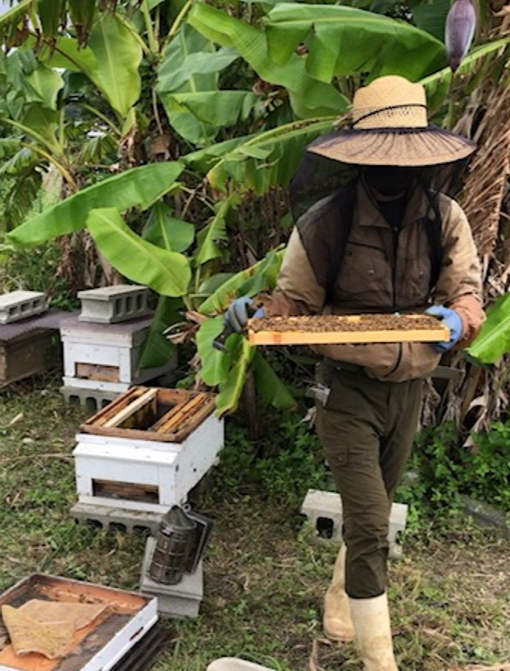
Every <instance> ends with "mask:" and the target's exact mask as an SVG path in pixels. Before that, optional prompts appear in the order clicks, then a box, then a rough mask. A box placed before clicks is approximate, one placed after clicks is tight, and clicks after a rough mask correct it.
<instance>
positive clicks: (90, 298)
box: [78, 284, 150, 324]
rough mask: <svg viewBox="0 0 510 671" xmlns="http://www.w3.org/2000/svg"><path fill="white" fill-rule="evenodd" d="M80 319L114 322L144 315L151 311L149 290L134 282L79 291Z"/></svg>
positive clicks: (106, 322)
mask: <svg viewBox="0 0 510 671" xmlns="http://www.w3.org/2000/svg"><path fill="white" fill-rule="evenodd" d="M78 298H79V299H80V300H81V314H80V316H79V319H80V321H84V322H99V323H102V324H114V323H116V322H122V321H127V320H129V319H136V318H137V317H142V316H143V315H146V314H148V313H149V312H150V310H149V307H148V304H147V302H148V298H149V290H148V289H147V287H142V286H138V285H134V284H116V285H114V286H112V287H101V288H99V289H89V290H87V291H80V292H78Z"/></svg>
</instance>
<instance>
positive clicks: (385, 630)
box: [349, 593, 398, 671]
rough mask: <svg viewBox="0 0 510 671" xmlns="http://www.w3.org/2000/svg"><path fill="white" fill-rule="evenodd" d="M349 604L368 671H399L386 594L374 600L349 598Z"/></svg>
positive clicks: (366, 670) (357, 640)
mask: <svg viewBox="0 0 510 671" xmlns="http://www.w3.org/2000/svg"><path fill="white" fill-rule="evenodd" d="M349 603H350V606H351V616H352V623H353V625H354V631H355V634H356V642H357V644H358V647H359V649H360V652H361V656H362V658H363V664H364V669H365V671H398V668H397V663H396V662H395V657H394V655H393V641H392V638H391V627H390V614H389V610H388V597H387V596H386V593H384V594H381V596H376V597H374V598H372V599H350V600H349Z"/></svg>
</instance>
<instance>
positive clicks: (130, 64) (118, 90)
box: [88, 13, 142, 117]
mask: <svg viewBox="0 0 510 671" xmlns="http://www.w3.org/2000/svg"><path fill="white" fill-rule="evenodd" d="M88 46H89V48H90V50H91V51H92V53H93V54H94V56H95V58H96V67H95V68H94V69H93V70H90V71H89V72H88V75H89V77H90V78H91V79H92V81H93V82H94V83H95V84H96V86H97V87H98V88H99V89H100V91H101V92H102V93H103V95H104V96H105V98H106V99H107V100H108V102H109V103H110V105H111V106H112V107H113V109H114V110H116V111H117V112H118V113H119V114H120V115H121V116H122V117H124V116H126V115H127V113H128V111H129V109H130V108H131V107H132V106H133V105H134V104H135V103H136V102H137V100H138V98H139V97H140V90H141V77H140V73H139V71H138V68H139V65H140V63H141V60H142V49H141V46H140V44H139V42H138V40H137V39H136V37H135V36H134V35H133V33H132V32H131V31H130V30H129V29H128V28H127V27H126V26H125V25H124V24H123V23H122V21H121V20H120V19H119V18H117V17H116V16H112V15H111V14H108V13H107V14H103V16H102V17H101V19H100V20H99V21H98V22H97V23H96V24H95V25H94V27H93V29H92V32H91V34H90V39H89V43H88Z"/></svg>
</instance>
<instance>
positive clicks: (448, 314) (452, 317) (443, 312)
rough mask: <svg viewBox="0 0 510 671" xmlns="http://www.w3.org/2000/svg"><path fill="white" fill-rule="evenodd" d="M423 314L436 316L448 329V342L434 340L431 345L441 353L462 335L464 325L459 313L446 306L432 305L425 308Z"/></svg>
mask: <svg viewBox="0 0 510 671" xmlns="http://www.w3.org/2000/svg"><path fill="white" fill-rule="evenodd" d="M425 314H426V315H431V316H432V317H438V318H439V319H440V320H441V322H442V323H443V324H444V325H445V326H447V327H448V328H449V329H450V340H449V341H448V342H436V343H434V344H433V345H432V347H433V348H434V349H435V350H436V352H440V353H441V354H442V353H443V352H448V350H450V349H451V348H452V347H453V346H454V345H455V343H457V342H458V341H459V340H460V338H461V336H462V331H463V326H464V325H463V323H462V319H461V317H460V315H459V314H458V313H457V312H455V310H451V309H450V308H446V307H445V306H444V305H432V306H431V307H430V308H427V309H426V310H425Z"/></svg>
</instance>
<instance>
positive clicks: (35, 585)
mask: <svg viewBox="0 0 510 671" xmlns="http://www.w3.org/2000/svg"><path fill="white" fill-rule="evenodd" d="M31 599H38V600H44V601H52V602H59V603H63V602H69V603H91V604H96V605H97V604H104V605H105V606H107V607H108V608H107V609H106V610H105V612H104V613H103V614H101V615H100V616H99V617H97V618H96V619H95V620H94V621H92V622H91V623H90V624H88V625H87V626H86V627H83V628H81V629H78V630H76V631H75V633H74V635H73V638H72V640H71V642H70V644H69V649H68V653H67V654H66V655H65V656H64V657H62V658H58V659H48V658H47V657H45V656H44V655H42V654H39V653H29V654H26V655H16V654H15V652H14V650H13V648H12V645H11V644H10V641H9V637H8V635H7V631H6V629H5V627H4V625H3V621H2V620H1V619H0V671H109V669H112V668H113V667H114V666H115V664H116V663H117V662H118V661H119V660H120V659H122V658H123V657H124V655H125V654H126V653H127V652H128V651H129V650H130V649H131V648H132V647H133V646H134V645H135V644H136V643H137V642H138V641H140V640H141V639H142V638H143V637H144V636H145V634H146V633H147V632H148V631H149V630H150V629H151V627H153V625H154V624H155V623H156V622H157V619H158V615H157V599H155V598H151V597H146V596H143V595H141V594H138V593H135V592H126V591H123V590H117V589H112V588H110V587H103V586H100V585H94V584H91V583H86V582H80V581H77V580H70V579H68V578H61V577H56V576H49V575H43V574H34V575H31V576H29V577H28V578H25V579H24V580H22V581H20V582H19V583H17V584H16V585H14V586H13V587H11V588H10V589H9V590H7V591H6V592H4V593H3V594H1V595H0V605H9V606H12V607H13V608H19V607H20V606H22V605H23V604H24V603H26V602H28V601H30V600H31Z"/></svg>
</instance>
